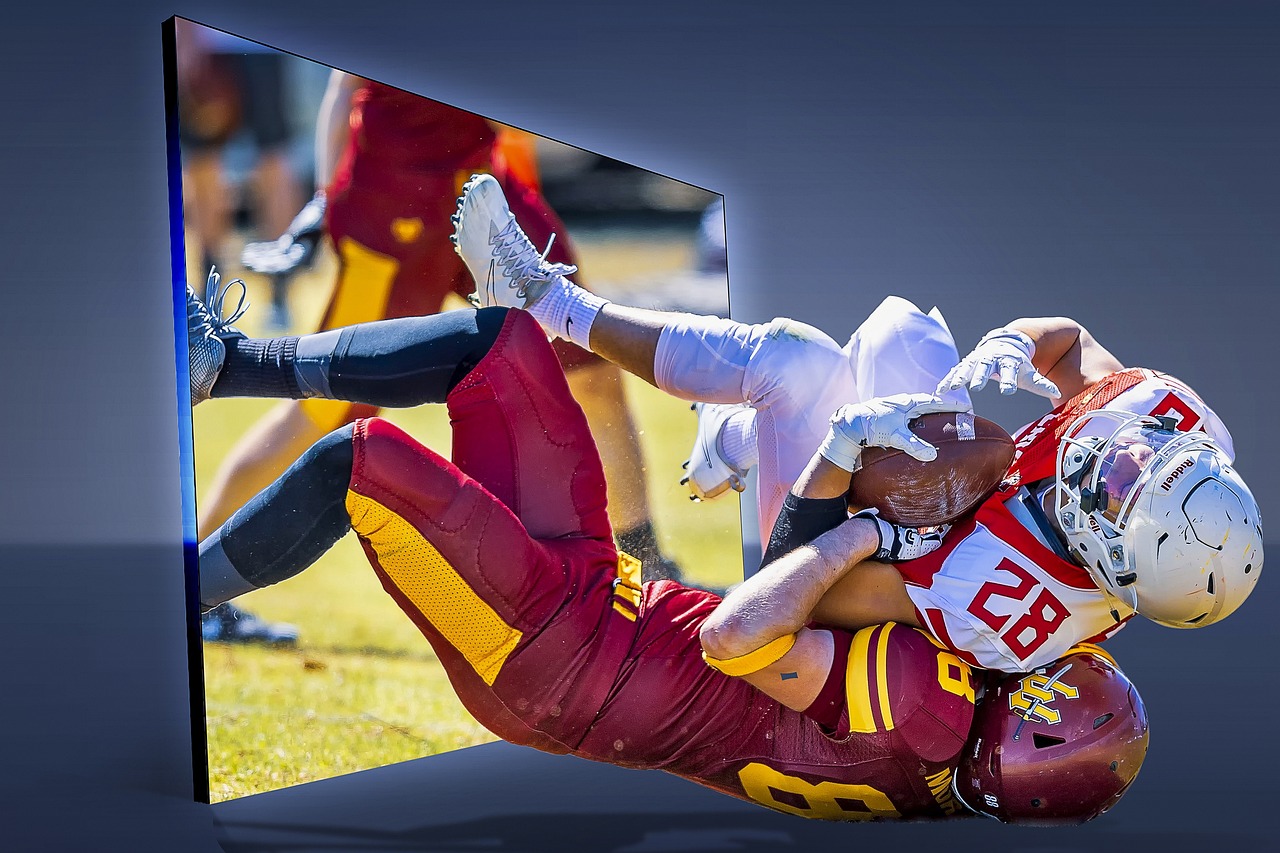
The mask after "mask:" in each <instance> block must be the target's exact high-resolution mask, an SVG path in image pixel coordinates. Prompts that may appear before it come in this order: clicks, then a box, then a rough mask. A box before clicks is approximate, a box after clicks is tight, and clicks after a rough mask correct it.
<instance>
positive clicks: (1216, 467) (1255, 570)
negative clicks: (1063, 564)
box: [1054, 409, 1262, 628]
mask: <svg viewBox="0 0 1280 853" xmlns="http://www.w3.org/2000/svg"><path fill="white" fill-rule="evenodd" d="M1056 473H1057V477H1056V481H1055V484H1054V515H1055V521H1056V522H1057V524H1058V526H1059V528H1060V529H1061V530H1062V532H1063V534H1064V535H1065V537H1066V539H1067V542H1068V544H1069V546H1070V548H1071V550H1072V552H1073V553H1074V555H1075V556H1076V558H1077V559H1078V560H1079V562H1080V563H1081V564H1082V565H1083V566H1084V567H1085V568H1086V569H1087V570H1088V571H1089V573H1090V574H1091V575H1092V576H1093V578H1094V581H1095V583H1097V584H1098V586H1099V588H1100V589H1101V590H1102V591H1103V593H1104V594H1106V595H1107V596H1108V597H1109V598H1110V599H1111V600H1112V601H1113V603H1115V602H1118V603H1119V604H1120V605H1122V606H1123V608H1124V609H1126V610H1128V611H1130V612H1132V611H1136V612H1138V613H1140V614H1142V615H1143V616H1146V617H1147V618H1149V619H1151V620H1153V621H1155V622H1158V623H1160V624H1163V625H1169V626H1171V627H1178V628H1192V627H1200V626H1201V625H1208V624H1211V623H1213V622H1216V621H1218V620H1219V619H1222V618H1224V617H1226V616H1227V615H1228V614H1230V613H1231V612H1232V611H1234V610H1235V609H1236V608H1237V607H1238V606H1239V605H1240V603H1241V602H1243V601H1244V599H1245V598H1246V597H1247V596H1248V594H1249V593H1250V592H1251V591H1252V589H1253V586H1254V585H1255V584H1256V582H1257V579H1258V576H1259V574H1260V572H1261V568H1262V530H1261V524H1260V522H1259V520H1258V513H1257V506H1256V504H1255V502H1254V500H1253V495H1252V494H1251V493H1250V491H1249V489H1248V486H1246V485H1245V483H1244V481H1243V480H1242V479H1241V478H1240V476H1239V475H1238V474H1237V473H1236V472H1235V470H1234V469H1233V468H1232V467H1231V463H1230V459H1229V458H1228V457H1227V455H1226V453H1225V452H1223V451H1222V449H1221V448H1220V447H1219V446H1218V445H1217V444H1216V443H1215V442H1214V441H1213V439H1211V438H1210V437H1209V436H1208V435H1207V434H1205V433H1203V432H1198V431H1192V432H1177V431H1175V430H1174V429H1173V424H1172V423H1171V422H1169V421H1168V420H1165V419H1160V418H1153V417H1149V416H1143V415H1136V414H1133V413H1130V412H1119V411H1112V410H1106V409H1103V410H1099V411H1095V412H1089V413H1088V414H1086V415H1083V416H1082V417H1080V418H1078V419H1076V421H1074V422H1073V423H1072V424H1071V426H1070V427H1069V428H1068V429H1067V431H1066V433H1065V435H1064V436H1063V438H1062V440H1061V442H1060V443H1059V446H1058V455H1057V471H1056Z"/></svg>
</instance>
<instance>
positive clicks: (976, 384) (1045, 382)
mask: <svg viewBox="0 0 1280 853" xmlns="http://www.w3.org/2000/svg"><path fill="white" fill-rule="evenodd" d="M1035 351H1036V347H1035V344H1034V343H1032V341H1031V338H1029V337H1027V336H1026V335H1024V334H1023V333H1022V332H1019V331H1017V330H1016V329H1009V328H1001V329H993V330H991V331H990V332H987V333H986V334H985V335H983V336H982V340H980V341H978V345H977V346H976V347H974V348H973V352H971V353H969V354H968V355H966V356H965V357H964V358H962V359H960V363H959V364H957V365H956V366H955V367H953V368H951V372H950V373H948V374H947V375H946V376H945V377H944V378H943V380H942V381H941V382H939V383H938V389H937V393H938V394H945V393H946V392H947V391H954V390H955V389H957V388H959V387H960V386H961V385H966V384H967V385H968V386H969V390H970V391H981V390H982V389H983V388H985V387H986V385H987V382H989V381H990V380H991V379H992V378H993V377H994V378H995V379H996V381H997V382H999V384H1000V393H1001V394H1012V393H1014V392H1015V391H1017V390H1018V389H1019V388H1023V389H1025V390H1027V391H1031V392H1032V393H1035V394H1039V395H1040V396H1042V397H1050V398H1052V397H1061V396H1062V394H1061V392H1059V391H1058V386H1057V385H1054V384H1053V383H1052V382H1050V381H1049V379H1048V378H1046V377H1045V376H1043V375H1042V374H1041V373H1040V371H1038V370H1036V369H1035V367H1034V366H1032V364H1031V358H1032V356H1034V355H1035Z"/></svg>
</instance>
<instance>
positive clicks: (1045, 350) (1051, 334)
mask: <svg viewBox="0 0 1280 853" xmlns="http://www.w3.org/2000/svg"><path fill="white" fill-rule="evenodd" d="M1007 328H1010V329H1016V330H1017V331H1019V332H1022V334H1024V335H1026V336H1027V337H1028V338H1030V339H1031V343H1032V344H1034V345H1035V354H1034V355H1033V356H1032V358H1031V364H1032V366H1033V367H1035V369H1036V370H1038V371H1040V372H1041V373H1042V374H1044V375H1045V376H1048V375H1049V372H1050V371H1051V370H1053V368H1054V366H1055V365H1056V364H1058V362H1060V361H1061V360H1062V358H1063V357H1064V356H1065V355H1067V353H1069V352H1070V351H1071V349H1072V348H1073V347H1077V346H1078V345H1079V342H1080V335H1081V334H1082V333H1083V332H1084V327H1083V326H1081V325H1080V324H1079V323H1077V322H1076V321H1075V320H1072V319H1071V318H1070V317H1020V318H1019V319H1017V320H1014V321H1013V322H1012V323H1009V324H1008V326H1007ZM1050 378H1052V377H1050Z"/></svg>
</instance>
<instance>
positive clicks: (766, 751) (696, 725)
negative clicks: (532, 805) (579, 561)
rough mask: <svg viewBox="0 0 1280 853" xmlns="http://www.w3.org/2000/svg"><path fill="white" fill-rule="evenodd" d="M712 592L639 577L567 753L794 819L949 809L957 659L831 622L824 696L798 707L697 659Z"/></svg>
mask: <svg viewBox="0 0 1280 853" xmlns="http://www.w3.org/2000/svg"><path fill="white" fill-rule="evenodd" d="M719 600H720V599H719V598H718V597H717V596H715V595H713V594H711V593H707V592H703V591H702V590H696V589H688V588H685V587H681V586H679V585H677V584H674V583H670V582H657V583H649V584H645V589H644V597H643V600H642V603H641V608H640V615H639V619H638V620H637V636H636V640H635V643H634V645H633V646H632V650H631V653H630V655H629V656H628V658H627V660H626V662H625V663H624V665H623V667H622V669H621V671H620V675H619V677H618V680H617V682H616V683H615V685H614V689H613V691H612V692H611V693H610V695H609V698H608V699H607V701H606V702H605V705H604V707H603V708H602V709H601V711H600V714H599V716H598V717H597V719H596V721H595V723H594V725H593V726H592V728H591V731H590V733H589V734H588V735H587V738H586V739H585V740H584V741H583V743H582V744H581V745H580V747H579V748H578V749H577V750H575V751H576V752H577V753H578V754H579V755H583V756H584V757H590V758H595V759H598V760H602V761H608V762H610V763H613V764H621V765H623V766H628V767H635V768H657V769H662V770H667V771H669V772H671V773H675V774H676V775H679V776H682V777H684V778H687V779H691V780H693V781H695V782H699V783H701V784H703V785H706V786H708V787H710V788H713V789H715V790H717V791H721V792H723V793H726V794H729V795H731V796H734V797H738V798H740V799H744V800H749V801H752V802H756V803H759V804H761V805H764V806H768V807H770V808H774V809H777V810H779V811H784V812H788V813H791V814H797V815H801V816H804V817H815V818H823V819H828V820H865V819H872V818H895V817H903V818H921V817H945V816H948V815H952V814H956V813H958V812H960V811H961V808H960V807H959V806H958V804H957V803H956V802H955V800H954V799H953V798H952V795H951V789H950V784H951V776H952V769H953V767H954V766H955V762H956V761H957V760H958V757H959V754H960V752H961V750H962V749H963V747H964V744H965V741H966V739H967V737H968V732H969V727H970V724H971V723H972V720H973V707H974V706H973V701H974V681H973V677H972V674H971V671H970V669H969V667H968V665H966V664H965V663H963V662H962V661H961V660H960V659H959V658H957V657H956V656H955V655H953V654H951V653H949V652H947V651H945V650H943V649H942V648H941V647H940V646H939V645H938V644H937V643H935V642H934V641H933V640H932V639H931V638H929V637H928V636H927V635H926V634H925V633H924V632H922V631H919V630H917V629H915V628H910V627H906V626H901V625H885V626H877V627H874V628H868V629H865V630H862V631H859V632H857V633H851V632H849V631H840V630H837V631H833V634H834V636H835V640H836V665H835V666H833V667H832V673H831V675H830V676H829V682H828V685H827V688H826V689H824V690H823V697H831V699H832V702H829V703H827V704H828V706H829V707H825V708H823V707H815V708H810V709H809V710H808V711H806V712H805V713H801V712H799V711H795V710H792V709H790V708H787V707H785V706H783V705H781V704H779V703H778V702H776V701H774V700H773V699H771V698H769V697H768V696H766V695H765V694H764V693H762V692H760V691H759V690H757V689H756V688H754V687H752V686H751V685H750V684H748V683H747V682H745V681H743V680H742V679H740V678H733V677H730V676H727V675H724V674H722V673H720V672H717V671H716V670H714V669H712V668H711V667H709V666H707V665H706V664H705V663H704V662H703V661H702V659H701V654H700V644H699V642H698V628H699V626H700V625H701V624H702V622H703V621H704V620H705V619H706V618H707V615H708V614H709V613H710V612H711V611H712V610H713V609H714V608H715V606H716V605H717V604H718V603H719ZM822 704H823V699H822V697H820V699H819V701H818V702H816V703H815V705H816V706H821V705H822ZM819 719H821V720H824V721H826V724H824V723H823V722H819ZM832 724H834V725H832Z"/></svg>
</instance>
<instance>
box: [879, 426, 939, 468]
mask: <svg viewBox="0 0 1280 853" xmlns="http://www.w3.org/2000/svg"><path fill="white" fill-rule="evenodd" d="M891 443H892V445H893V446H894V447H896V448H898V449H899V450H901V451H902V452H903V453H905V454H907V455H908V456H910V457H911V458H912V459H916V460H919V461H920V462H932V461H933V460H935V459H937V458H938V448H936V447H934V446H933V445H932V444H930V443H929V442H927V441H924V440H923V439H921V438H920V437H919V436H917V435H916V434H915V433H913V432H911V431H910V430H902V431H900V432H895V433H894V434H893V439H892V442H891Z"/></svg>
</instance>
